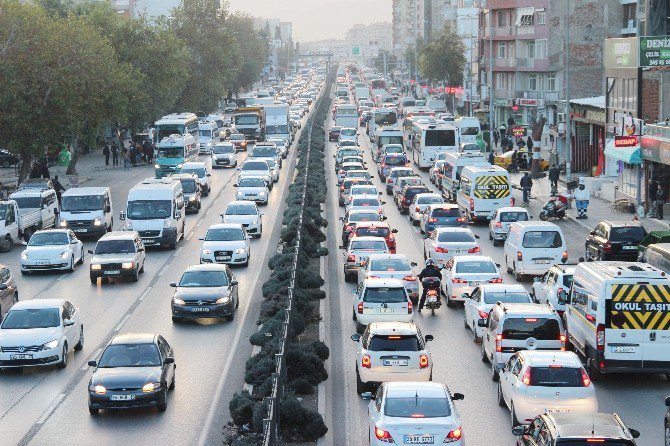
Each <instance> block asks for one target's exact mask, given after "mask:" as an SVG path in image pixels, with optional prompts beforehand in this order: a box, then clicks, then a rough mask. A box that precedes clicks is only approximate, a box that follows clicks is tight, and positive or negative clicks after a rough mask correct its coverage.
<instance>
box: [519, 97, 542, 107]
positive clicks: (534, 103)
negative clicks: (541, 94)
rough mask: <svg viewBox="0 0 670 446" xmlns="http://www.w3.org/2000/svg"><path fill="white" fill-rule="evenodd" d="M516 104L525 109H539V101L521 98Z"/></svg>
mask: <svg viewBox="0 0 670 446" xmlns="http://www.w3.org/2000/svg"><path fill="white" fill-rule="evenodd" d="M516 103H517V104H518V105H523V106H524V107H537V99H526V98H519V99H517V100H516Z"/></svg>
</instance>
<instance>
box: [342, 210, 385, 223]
mask: <svg viewBox="0 0 670 446" xmlns="http://www.w3.org/2000/svg"><path fill="white" fill-rule="evenodd" d="M374 220H379V214H378V213H377V212H366V213H355V214H351V215H350V216H349V221H350V222H357V221H374Z"/></svg>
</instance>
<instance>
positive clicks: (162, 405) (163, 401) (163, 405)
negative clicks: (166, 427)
mask: <svg viewBox="0 0 670 446" xmlns="http://www.w3.org/2000/svg"><path fill="white" fill-rule="evenodd" d="M156 407H157V408H158V411H159V412H165V411H166V410H167V389H166V388H165V387H164V388H163V391H162V392H161V396H160V398H159V401H158V405H157V406H156Z"/></svg>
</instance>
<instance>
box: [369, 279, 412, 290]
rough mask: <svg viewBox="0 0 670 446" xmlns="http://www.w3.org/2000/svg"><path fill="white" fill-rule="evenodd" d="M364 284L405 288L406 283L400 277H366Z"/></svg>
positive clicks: (370, 286)
mask: <svg viewBox="0 0 670 446" xmlns="http://www.w3.org/2000/svg"><path fill="white" fill-rule="evenodd" d="M363 286H364V287H366V288H382V287H389V288H403V289H404V288H405V285H404V284H403V282H402V280H400V279H365V280H364V281H363Z"/></svg>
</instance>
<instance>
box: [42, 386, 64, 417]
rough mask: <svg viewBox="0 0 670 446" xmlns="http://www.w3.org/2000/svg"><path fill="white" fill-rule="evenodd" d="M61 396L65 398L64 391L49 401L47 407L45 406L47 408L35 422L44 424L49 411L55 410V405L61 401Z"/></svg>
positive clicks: (49, 413)
mask: <svg viewBox="0 0 670 446" xmlns="http://www.w3.org/2000/svg"><path fill="white" fill-rule="evenodd" d="M63 398H65V394H64V393H61V394H59V395H58V396H57V397H56V398H55V399H54V400H53V401H52V402H51V404H50V405H49V407H47V410H45V411H44V413H43V414H42V416H41V417H40V418H39V420H37V424H44V422H45V421H46V420H47V418H49V416H50V415H51V413H52V412H53V411H54V410H56V406H58V404H60V402H61V401H63Z"/></svg>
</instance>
